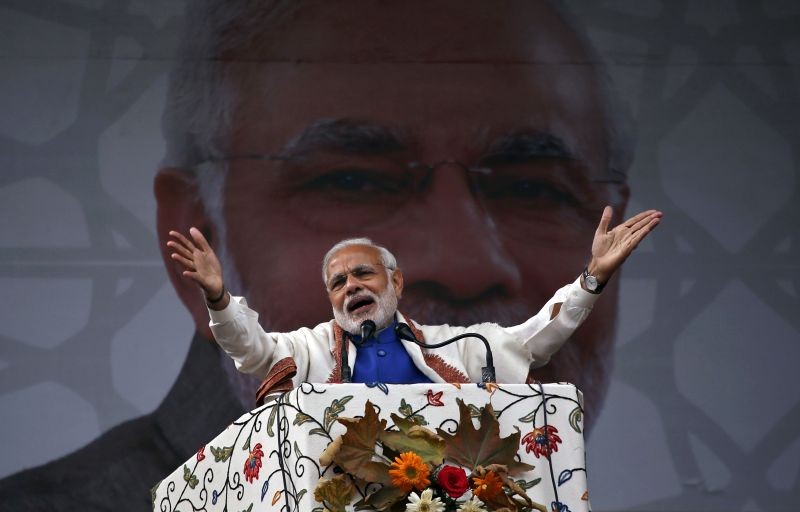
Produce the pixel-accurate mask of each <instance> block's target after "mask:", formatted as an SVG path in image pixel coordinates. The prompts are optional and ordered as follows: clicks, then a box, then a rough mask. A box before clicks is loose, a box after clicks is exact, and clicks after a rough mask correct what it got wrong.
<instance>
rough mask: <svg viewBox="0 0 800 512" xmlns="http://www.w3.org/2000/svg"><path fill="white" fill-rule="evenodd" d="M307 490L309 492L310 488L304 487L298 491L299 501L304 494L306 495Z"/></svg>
mask: <svg viewBox="0 0 800 512" xmlns="http://www.w3.org/2000/svg"><path fill="white" fill-rule="evenodd" d="M307 492H308V489H303V490H302V491H300V492H298V493H297V498H296V499H297V501H300V500H302V499H303V496H305V495H306V493H307Z"/></svg>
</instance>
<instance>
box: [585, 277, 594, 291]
mask: <svg viewBox="0 0 800 512" xmlns="http://www.w3.org/2000/svg"><path fill="white" fill-rule="evenodd" d="M584 281H586V288H588V289H589V290H592V291H594V290H596V289H597V278H595V277H594V276H586V278H585V279H584Z"/></svg>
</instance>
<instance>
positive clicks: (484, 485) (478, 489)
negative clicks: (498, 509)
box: [472, 471, 503, 501]
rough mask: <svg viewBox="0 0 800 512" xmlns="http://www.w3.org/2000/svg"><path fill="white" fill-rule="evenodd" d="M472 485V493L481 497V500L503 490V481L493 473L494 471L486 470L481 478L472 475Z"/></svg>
mask: <svg viewBox="0 0 800 512" xmlns="http://www.w3.org/2000/svg"><path fill="white" fill-rule="evenodd" d="M472 482H473V484H474V487H473V488H472V494H474V495H475V496H477V497H478V498H480V499H482V500H483V501H487V500H491V499H493V498H495V497H497V495H498V494H500V492H502V490H503V482H502V481H501V480H500V478H499V477H498V476H497V475H496V474H495V472H494V471H487V472H486V474H485V475H484V476H483V477H482V478H481V477H479V476H474V477H472Z"/></svg>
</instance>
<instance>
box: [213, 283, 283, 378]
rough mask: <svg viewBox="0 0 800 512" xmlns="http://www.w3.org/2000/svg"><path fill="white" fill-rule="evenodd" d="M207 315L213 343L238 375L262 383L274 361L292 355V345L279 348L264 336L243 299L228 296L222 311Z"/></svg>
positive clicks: (272, 337) (255, 315) (273, 339)
mask: <svg viewBox="0 0 800 512" xmlns="http://www.w3.org/2000/svg"><path fill="white" fill-rule="evenodd" d="M208 314H209V317H210V321H209V323H208V325H209V327H211V332H212V333H213V334H214V339H215V340H217V343H219V345H220V347H222V349H223V350H224V351H225V352H226V353H227V354H228V355H229V356H230V357H231V358H232V359H233V360H234V362H235V363H236V368H237V369H238V370H239V371H240V372H243V373H251V374H253V375H255V376H256V377H258V378H259V379H263V378H264V377H265V376H266V375H267V372H268V371H269V369H270V368H271V367H272V365H273V363H274V362H275V361H277V360H279V359H281V358H283V357H285V356H291V355H292V354H291V352H293V347H292V344H291V343H290V344H280V345H279V344H278V341H277V339H275V337H274V336H273V335H271V334H269V333H267V332H265V331H264V329H263V328H262V327H261V324H259V323H258V313H256V312H255V311H253V310H252V309H250V308H249V307H248V306H247V301H246V300H245V299H244V297H234V296H233V295H231V300H230V301H229V303H228V306H227V307H226V308H225V309H222V310H220V311H215V310H213V309H209V310H208ZM284 352H285V353H284Z"/></svg>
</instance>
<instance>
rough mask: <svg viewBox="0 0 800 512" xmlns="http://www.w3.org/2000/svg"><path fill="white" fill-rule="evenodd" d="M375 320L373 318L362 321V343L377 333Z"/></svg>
mask: <svg viewBox="0 0 800 512" xmlns="http://www.w3.org/2000/svg"><path fill="white" fill-rule="evenodd" d="M375 329H376V326H375V322H373V321H372V320H364V321H363V322H361V343H364V342H365V341H367V340H368V339H370V338H372V336H374V335H375Z"/></svg>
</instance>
